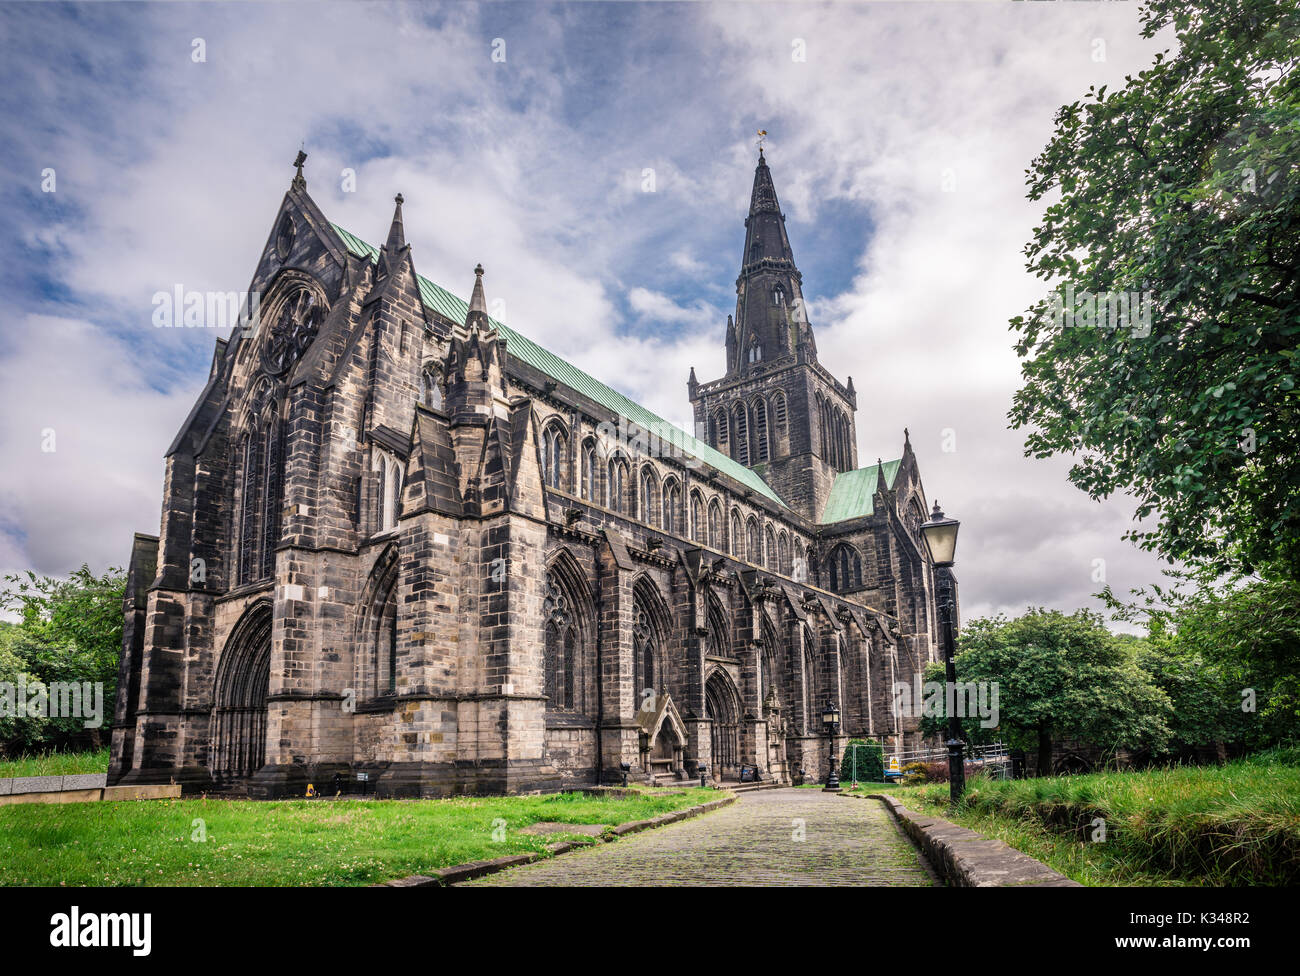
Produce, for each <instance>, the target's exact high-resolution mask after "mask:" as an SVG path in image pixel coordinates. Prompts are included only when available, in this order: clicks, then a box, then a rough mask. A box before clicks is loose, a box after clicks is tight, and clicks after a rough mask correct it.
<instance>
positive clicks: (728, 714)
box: [704, 668, 740, 779]
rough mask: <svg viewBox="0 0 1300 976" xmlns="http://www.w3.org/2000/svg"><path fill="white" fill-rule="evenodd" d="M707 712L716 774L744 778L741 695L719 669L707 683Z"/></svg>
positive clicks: (717, 776)
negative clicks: (741, 757) (742, 776)
mask: <svg viewBox="0 0 1300 976" xmlns="http://www.w3.org/2000/svg"><path fill="white" fill-rule="evenodd" d="M704 710H705V714H706V715H707V716H708V718H709V721H710V722H711V723H712V730H713V732H712V736H713V740H712V742H713V770H712V771H713V774H714V776H715V777H716V778H718V779H738V778H739V777H740V696H739V695H738V694H737V693H736V686H735V684H734V683H733V682H732V680H731V678H730V677H729V676H728V675H727V673H726V672H725V671H723V670H722V669H721V668H717V669H715V670H714V671H713V673H712V674H711V675H709V677H708V680H706V681H705V682H704Z"/></svg>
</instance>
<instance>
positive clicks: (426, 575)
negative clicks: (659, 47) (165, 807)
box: [109, 151, 940, 797]
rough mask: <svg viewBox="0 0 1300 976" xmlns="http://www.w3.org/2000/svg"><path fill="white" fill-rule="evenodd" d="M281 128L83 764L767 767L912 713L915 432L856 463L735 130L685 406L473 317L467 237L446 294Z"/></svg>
mask: <svg viewBox="0 0 1300 976" xmlns="http://www.w3.org/2000/svg"><path fill="white" fill-rule="evenodd" d="M304 160H305V154H302V153H300V154H299V157H298V160H297V161H296V163H295V165H296V166H297V173H296V176H295V177H294V179H293V181H292V184H291V185H290V187H289V190H288V192H287V193H286V194H285V196H284V199H283V202H282V203H281V205H280V209H279V211H278V212H277V213H276V215H275V219H274V220H273V222H272V225H271V233H270V236H269V237H268V239H267V241H266V245H265V247H264V249H263V251H262V253H261V255H260V256H259V258H258V261H257V267H256V271H255V273H254V275H253V279H252V283H251V285H250V289H249V293H250V295H256V296H258V299H259V302H258V310H259V313H258V316H257V318H256V321H255V323H253V324H252V325H251V326H250V327H249V328H245V329H237V330H235V332H234V333H232V334H231V336H230V338H229V339H218V340H217V342H216V349H215V351H214V353H213V356H212V364H211V368H210V371H209V375H208V380H207V385H206V386H205V387H204V388H203V391H202V393H201V394H200V395H199V398H198V401H197V402H196V403H195V404H194V407H193V409H192V410H191V411H190V413H189V416H188V417H187V418H186V419H185V422H184V424H183V425H182V427H181V429H180V432H179V433H178V434H177V435H176V438H175V440H174V441H173V443H172V444H171V446H170V448H169V449H168V450H167V453H166V457H165V474H164V483H163V510H162V523H161V527H160V530H159V534H158V535H157V536H152V535H143V534H137V535H136V536H135V539H134V543H133V548H132V552H131V559H130V564H129V568H128V584H127V593H126V598H125V607H124V609H125V618H126V619H125V630H124V636H123V653H122V661H121V671H120V683H119V686H118V698H117V704H116V711H115V715H114V723H113V739H112V760H111V765H110V771H109V782H110V783H123V784H129V783H160V782H161V783H167V782H174V783H179V784H180V785H181V786H182V787H183V788H184V789H185V790H186V791H200V790H224V791H231V792H235V793H239V794H246V795H248V796H254V797H276V796H295V795H299V796H300V795H302V794H303V793H304V792H306V790H307V788H308V785H309V784H315V785H316V788H317V789H329V788H330V787H331V784H334V785H338V784H347V787H348V788H356V787H357V785H358V784H364V787H363V788H364V789H366V790H368V791H371V792H374V793H375V794H376V795H379V796H443V795H450V794H461V793H471V794H472V793H478V794H484V793H510V792H529V791H546V790H558V789H564V788H570V787H582V786H590V785H595V784H601V783H603V784H613V783H620V782H622V780H623V777H624V776H627V777H629V778H630V779H631V780H632V781H636V782H644V783H652V784H667V783H674V782H680V781H683V780H686V779H691V780H694V779H696V778H698V777H699V776H701V775H704V776H705V777H706V778H707V779H708V780H710V781H712V782H727V781H736V780H739V779H741V778H742V777H743V778H744V779H757V780H759V781H765V782H777V783H789V782H799V781H800V780H801V779H803V778H806V779H809V780H811V779H812V778H814V777H818V778H820V777H823V776H824V775H825V774H826V772H827V768H828V762H829V757H830V755H831V750H832V748H833V749H834V750H835V753H836V754H837V755H838V754H839V753H840V752H842V750H843V748H844V746H845V745H846V743H847V741H848V740H849V739H850V738H864V739H873V740H876V741H879V742H881V743H882V744H883V745H885V747H886V750H887V751H889V752H894V751H896V750H899V749H901V748H905V747H912V746H915V745H917V744H918V743H919V739H920V735H919V732H918V731H917V720H916V719H915V718H914V717H911V716H908V715H904V714H901V713H900V712H899V710H897V709H895V707H894V699H893V697H892V692H893V689H894V687H895V685H897V684H900V683H907V684H909V685H910V684H911V682H912V680H913V677H914V676H915V675H916V674H918V673H919V672H920V671H921V670H922V669H923V668H924V667H925V666H926V664H927V663H929V662H931V661H934V660H936V659H937V658H938V656H939V651H938V648H939V646H940V645H939V632H938V621H937V616H936V610H935V577H934V572H933V567H932V565H931V564H930V562H929V559H928V557H927V555H926V550H925V547H924V544H923V543H922V541H921V538H920V533H919V531H918V530H919V526H920V525H921V523H922V522H923V521H924V520H925V518H926V511H927V505H926V499H925V496H924V491H923V489H922V486H921V478H920V473H919V471H918V468H917V461H916V457H915V455H914V454H913V451H912V447H911V444H910V443H909V442H908V440H907V438H906V434H904V437H903V443H902V445H901V450H900V451H898V452H897V453H898V454H899V456H898V457H896V458H895V459H893V460H889V461H882V460H880V459H877V460H875V461H874V462H870V463H867V464H865V465H862V466H859V463H858V462H859V458H858V449H857V436H856V430H855V415H856V412H857V406H858V394H857V391H856V390H855V389H854V386H853V381H852V379H848V380H847V381H846V382H841V381H840V380H839V379H837V378H836V377H835V376H833V375H832V374H831V372H830V371H829V370H828V369H827V368H826V367H825V366H824V365H823V364H822V363H821V362H819V360H818V357H817V343H816V339H815V336H814V332H813V326H812V323H810V322H809V320H808V316H807V314H806V311H805V304H804V300H803V291H802V285H803V283H802V276H801V275H800V272H799V269H798V267H797V266H796V265H795V260H794V253H793V250H792V249H791V246H790V239H789V237H788V236H787V233H786V227H785V217H784V215H783V214H782V213H781V209H780V204H779V202H778V200H777V195H776V189H775V186H774V184H773V180H772V173H771V171H770V169H769V166H768V163H767V160H766V159H765V158H764V156H763V154H762V152H761V151H760V154H759V158H758V165H757V169H756V171H755V173H754V185H753V192H752V194H751V196H750V201H749V213H748V216H746V217H745V219H744V230H745V234H744V238H745V239H744V249H743V251H742V252H741V260H740V275H739V277H738V278H737V279H736V308H735V313H734V314H733V315H730V316H728V318H727V323H726V336H725V344H726V372H725V373H724V375H723V376H722V377H721V378H719V379H715V380H711V381H709V382H700V381H699V380H698V379H697V378H696V375H695V371H694V369H692V370H691V374H690V377H689V379H688V381H687V392H688V394H689V397H690V402H691V404H692V406H693V408H694V419H695V430H694V433H693V434H690V433H687V432H685V431H682V430H681V429H680V428H677V427H675V426H672V425H670V424H668V423H667V422H665V421H663V420H661V419H660V418H659V417H657V416H655V415H654V414H653V413H651V412H650V411H649V410H647V409H645V408H644V407H642V406H640V405H638V404H636V403H634V402H632V401H631V400H629V399H628V398H627V397H625V396H623V395H622V394H620V393H618V392H617V391H616V390H614V389H613V388H611V387H609V386H606V385H605V384H604V383H601V382H600V381H599V380H597V379H595V378H593V377H592V376H589V375H588V374H586V373H584V372H583V371H582V370H580V369H578V368H577V367H576V366H573V365H572V364H570V363H568V362H565V361H564V360H563V359H560V358H559V357H558V356H556V355H554V354H552V353H550V352H548V351H546V350H545V349H543V348H542V347H540V346H538V345H537V344H536V343H534V342H532V341H531V340H529V339H528V338H526V337H525V336H523V335H521V334H520V333H518V332H516V331H514V330H513V329H512V328H510V327H509V326H507V325H506V324H505V323H503V322H499V321H496V320H495V319H493V318H492V317H490V316H489V314H488V307H489V306H488V302H487V298H486V289H487V288H488V287H489V286H488V285H486V284H485V273H484V271H483V268H482V267H476V268H475V269H474V279H473V284H472V288H471V291H470V299H469V302H468V304H467V303H466V302H464V301H463V300H462V299H460V298H458V297H456V296H455V295H453V294H452V293H451V292H449V291H447V290H445V289H444V288H442V287H440V286H439V285H436V284H434V283H433V282H431V281H429V280H428V279H426V278H423V277H421V276H420V275H419V274H418V273H417V272H416V269H415V265H414V262H413V259H412V254H411V249H410V247H409V246H408V245H407V243H406V236H405V231H404V228H403V216H402V203H403V201H402V197H401V196H400V195H399V196H398V197H397V207H396V211H395V212H394V214H393V219H392V222H391V225H390V226H389V228H388V233H387V237H386V239H385V241H384V244H383V246H382V247H375V246H373V245H371V244H368V243H366V242H365V241H364V240H362V239H361V238H359V237H356V236H354V235H353V234H352V233H350V232H349V231H347V230H344V229H343V228H342V227H339V226H338V225H336V224H333V223H331V222H330V220H329V218H328V217H326V216H325V214H324V213H323V212H322V211H321V209H320V208H319V207H318V206H317V205H316V203H315V201H313V199H312V198H311V196H310V195H308V192H307V182H306V179H305V177H304V175H303V161H304ZM737 217H739V214H737ZM504 273H505V274H508V273H509V271H508V269H507V270H506V271H505V272H504ZM466 277H467V279H468V275H467V276H466ZM890 453H894V452H890ZM828 705H833V706H834V707H835V708H836V709H837V710H838V711H839V712H840V715H841V721H840V724H839V726H838V729H837V731H836V734H835V736H834V738H833V740H832V739H831V738H830V737H829V736H828V734H827V730H826V729H824V728H823V720H822V714H823V711H824V710H825V709H826V708H827V706H828Z"/></svg>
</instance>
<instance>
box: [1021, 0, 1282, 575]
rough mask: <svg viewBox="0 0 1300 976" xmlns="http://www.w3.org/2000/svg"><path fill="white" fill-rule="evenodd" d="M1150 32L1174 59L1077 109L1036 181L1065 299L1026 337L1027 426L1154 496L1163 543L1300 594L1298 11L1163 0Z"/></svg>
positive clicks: (1101, 481) (1041, 440) (1029, 326)
mask: <svg viewBox="0 0 1300 976" xmlns="http://www.w3.org/2000/svg"><path fill="white" fill-rule="evenodd" d="M1141 23H1142V34H1143V36H1145V37H1148V38H1150V37H1155V36H1157V35H1160V36H1164V34H1163V33H1162V32H1165V33H1169V32H1172V34H1173V35H1174V44H1173V45H1172V47H1171V48H1170V49H1169V50H1167V51H1164V52H1162V53H1161V54H1158V55H1157V56H1156V58H1155V61H1154V63H1153V64H1152V65H1151V67H1150V68H1148V69H1147V70H1145V71H1142V72H1140V73H1139V74H1137V75H1136V76H1129V77H1127V78H1126V79H1125V84H1124V86H1123V87H1122V88H1121V89H1119V90H1118V91H1108V90H1107V89H1106V87H1105V86H1103V87H1101V88H1099V89H1089V91H1088V94H1087V97H1086V98H1084V99H1082V100H1080V101H1076V102H1073V103H1071V104H1069V105H1066V106H1064V107H1063V108H1061V110H1060V111H1059V112H1058V113H1057V116H1056V129H1055V133H1054V135H1053V136H1052V139H1051V141H1050V142H1049V143H1048V145H1047V147H1046V148H1045V149H1044V150H1043V152H1042V153H1041V154H1040V155H1039V156H1038V157H1036V158H1035V159H1034V160H1033V162H1032V163H1031V165H1030V168H1029V170H1028V172H1027V181H1028V185H1029V198H1030V199H1031V200H1035V201H1039V200H1043V201H1049V204H1048V206H1047V209H1046V212H1045V213H1044V215H1043V218H1042V221H1041V223H1040V224H1039V226H1038V227H1037V228H1036V229H1035V231H1034V236H1033V239H1032V240H1031V241H1030V242H1029V243H1028V244H1027V245H1026V248H1025V254H1026V256H1027V258H1028V263H1027V266H1028V268H1029V270H1030V271H1032V272H1033V273H1034V274H1035V275H1037V276H1038V277H1040V278H1042V279H1045V280H1046V281H1047V282H1048V283H1049V286H1050V287H1051V289H1052V291H1051V293H1050V294H1049V295H1048V296H1046V297H1045V298H1044V299H1043V300H1042V301H1041V302H1039V303H1037V304H1036V305H1035V306H1034V307H1033V308H1031V309H1030V310H1029V312H1028V314H1026V315H1024V316H1019V317H1017V318H1015V319H1014V320H1013V321H1012V328H1013V330H1014V331H1016V332H1017V333H1018V334H1019V335H1018V339H1017V345H1016V351H1017V353H1018V354H1019V355H1020V356H1021V357H1022V359H1023V360H1024V361H1023V363H1022V370H1023V377H1024V386H1023V387H1022V388H1021V389H1020V391H1019V392H1018V393H1017V394H1016V396H1015V399H1014V404H1013V408H1012V410H1011V413H1010V419H1011V422H1012V426H1013V428H1017V429H1018V428H1027V429H1028V430H1029V432H1028V434H1027V439H1026V450H1025V453H1026V454H1027V455H1030V456H1034V457H1049V456H1053V455H1061V454H1069V455H1071V456H1072V457H1074V458H1075V461H1074V464H1073V466H1072V468H1071V470H1070V475H1069V477H1070V480H1071V481H1072V482H1073V483H1074V484H1075V485H1077V486H1078V487H1079V488H1081V489H1083V490H1084V491H1086V492H1087V493H1088V494H1089V495H1091V496H1092V497H1093V498H1097V499H1101V498H1106V497H1108V496H1110V495H1112V494H1114V493H1116V492H1127V493H1129V494H1131V495H1132V496H1134V497H1135V499H1136V500H1137V516H1138V518H1139V519H1141V520H1142V525H1141V526H1139V527H1137V528H1134V529H1133V530H1132V531H1130V532H1129V533H1128V536H1127V537H1128V538H1131V539H1133V540H1135V541H1136V542H1138V543H1139V544H1140V545H1141V546H1143V547H1144V548H1147V549H1151V550H1154V551H1156V552H1158V553H1160V554H1161V555H1163V556H1165V557H1166V558H1168V559H1170V560H1179V561H1183V562H1186V563H1189V564H1195V565H1198V566H1203V567H1207V568H1208V569H1210V570H1211V571H1213V572H1214V573H1216V574H1221V573H1226V572H1245V573H1249V572H1251V571H1252V570H1256V569H1258V570H1259V571H1261V572H1264V574H1265V575H1269V576H1288V577H1290V578H1293V579H1296V578H1300V391H1298V390H1297V380H1296V372H1297V369H1296V354H1297V346H1298V344H1300V71H1298V70H1297V66H1298V65H1300V10H1298V9H1297V4H1296V3H1295V0H1146V2H1144V3H1143V6H1142V9H1141ZM1063 296H1064V297H1063ZM1147 296H1149V298H1150V304H1144V302H1145V298H1146V297H1147ZM1143 307H1146V308H1149V309H1150V310H1151V314H1150V320H1149V324H1148V323H1147V322H1145V321H1142V320H1141V318H1140V316H1139V315H1137V314H1136V312H1137V311H1140V309H1141V308H1143ZM1148 330H1149V331H1148ZM1152 517H1154V524H1152V522H1151V521H1149V519H1150V518H1152Z"/></svg>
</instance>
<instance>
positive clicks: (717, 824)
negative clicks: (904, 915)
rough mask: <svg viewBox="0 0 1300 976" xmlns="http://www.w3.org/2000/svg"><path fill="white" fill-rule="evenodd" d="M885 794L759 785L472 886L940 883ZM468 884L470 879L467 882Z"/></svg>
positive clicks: (491, 876)
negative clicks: (718, 803)
mask: <svg viewBox="0 0 1300 976" xmlns="http://www.w3.org/2000/svg"><path fill="white" fill-rule="evenodd" d="M934 884H938V882H937V881H936V880H935V878H934V876H933V875H932V874H931V873H930V871H929V869H928V868H927V867H926V866H925V865H924V863H923V862H922V861H921V858H920V855H919V854H918V853H917V850H916V848H915V847H913V846H912V843H911V841H909V840H908V839H907V838H906V837H904V836H903V834H902V833H901V832H900V831H899V829H898V827H897V826H896V825H895V824H894V822H893V820H891V819H890V817H889V814H888V813H886V812H885V809H884V807H882V806H881V805H880V803H878V802H877V801H875V800H848V799H844V798H843V797H838V796H834V795H832V794H829V793H822V792H820V791H818V790H798V789H784V790H757V791H755V792H752V793H745V794H742V795H741V796H740V797H739V798H738V799H737V800H736V802H735V803H733V804H732V805H731V806H727V807H723V808H722V809H721V810H715V811H714V812H713V813H707V814H705V815H703V816H700V817H693V818H691V819H690V820H683V821H680V822H679V823H675V824H670V825H669V826H667V827H660V828H658V829H657V830H647V831H643V832H641V833H639V834H631V835H629V836H627V837H624V838H622V839H621V840H618V841H615V842H613V843H611V844H600V845H598V846H596V847H593V848H589V849H586V850H581V851H574V852H572V853H569V854H564V855H561V856H560V857H556V858H552V859H550V860H547V861H541V862H539V863H537V864H528V865H525V866H523V867H519V868H512V869H510V870H507V871H502V872H501V873H499V874H493V875H489V876H488V877H486V878H480V879H479V880H477V881H472V882H468V885H474V886H477V885H495V886H507V887H511V886H519V885H528V886H547V885H549V886H565V885H638V886H639V885H710V886H715V885H934ZM458 887H463V886H458Z"/></svg>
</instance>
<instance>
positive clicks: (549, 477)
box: [542, 423, 569, 489]
mask: <svg viewBox="0 0 1300 976" xmlns="http://www.w3.org/2000/svg"><path fill="white" fill-rule="evenodd" d="M568 467H569V437H568V435H567V434H566V433H565V432H564V428H563V427H561V426H560V425H559V424H558V423H551V424H547V425H546V427H545V428H543V430H542V480H543V481H544V482H546V484H547V485H548V486H549V487H551V488H560V489H564V488H565V487H566V484H565V482H566V481H567V480H568V479H567V478H565V474H566V472H567V471H568Z"/></svg>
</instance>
